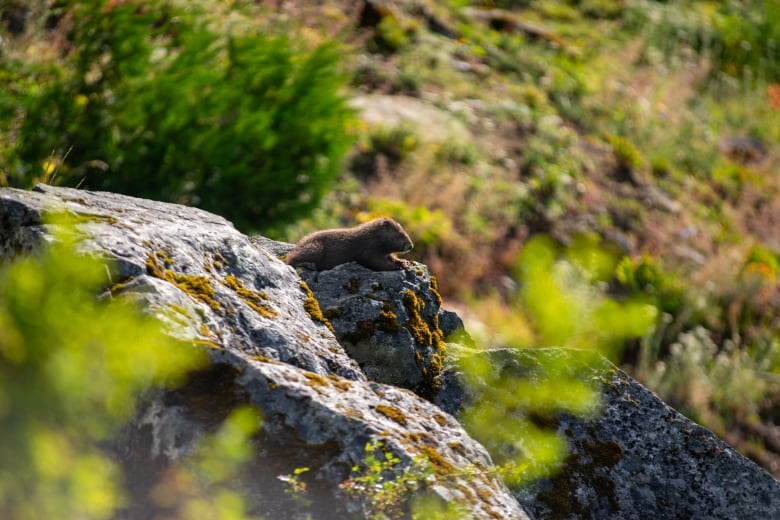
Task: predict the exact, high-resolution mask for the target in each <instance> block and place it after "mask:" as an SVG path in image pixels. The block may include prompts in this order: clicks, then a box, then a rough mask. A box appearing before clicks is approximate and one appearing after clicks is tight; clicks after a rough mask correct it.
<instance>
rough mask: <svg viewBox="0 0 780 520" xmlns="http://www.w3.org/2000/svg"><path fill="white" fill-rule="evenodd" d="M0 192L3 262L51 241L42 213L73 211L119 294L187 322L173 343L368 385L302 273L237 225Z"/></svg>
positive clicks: (69, 196) (158, 210) (92, 200)
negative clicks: (108, 266)
mask: <svg viewBox="0 0 780 520" xmlns="http://www.w3.org/2000/svg"><path fill="white" fill-rule="evenodd" d="M0 193H2V199H0V212H2V220H0V236H2V237H3V238H2V241H1V242H0V255H2V256H7V255H8V254H9V253H10V252H17V251H29V250H32V249H33V248H34V247H35V245H36V243H37V242H39V241H40V239H41V238H42V237H43V236H44V234H45V229H44V228H43V226H42V225H41V223H40V215H41V212H43V211H44V210H45V209H55V208H56V209H64V210H67V211H68V212H70V213H75V214H77V215H80V216H81V221H82V223H81V224H80V225H79V228H80V229H81V230H83V231H84V232H85V233H86V234H87V235H88V238H86V239H85V240H84V241H83V242H82V243H81V246H80V247H81V248H82V249H83V250H84V251H89V252H92V253H97V254H99V255H101V256H103V257H105V258H107V259H110V260H111V261H113V262H114V263H115V265H116V268H115V270H114V273H113V276H112V279H111V280H110V281H109V285H108V287H109V291H110V294H111V295H113V296H119V295H121V294H126V295H127V296H128V297H130V298H133V299H136V300H139V301H141V302H143V304H144V305H145V306H146V307H147V308H148V309H150V311H156V312H159V311H160V310H161V309H168V310H170V309H174V311H173V312H175V313H176V314H177V315H178V316H177V319H176V320H168V321H169V322H171V321H174V322H176V323H180V325H179V326H177V327H175V328H172V329H171V330H169V332H170V333H171V334H174V335H176V336H177V337H179V338H181V339H185V340H193V339H195V340H197V341H199V342H203V343H206V344H211V345H212V346H214V347H215V348H217V349H222V348H226V349H231V350H235V351H238V352H241V353H242V354H244V355H247V356H263V357H265V358H268V359H271V360H278V361H282V362H285V363H290V364H292V365H295V366H297V367H298V368H302V369H306V370H310V371H312V372H316V373H318V374H322V375H327V374H330V373H335V374H337V375H339V376H342V377H346V378H348V379H360V380H365V375H364V374H363V372H362V371H361V370H360V368H359V367H358V366H357V364H356V363H355V362H354V361H353V360H352V359H351V358H350V357H349V356H347V354H346V353H345V352H344V349H342V348H341V345H339V344H338V342H337V341H336V339H335V338H334V337H333V334H332V333H331V332H330V331H329V330H328V329H327V327H325V326H324V325H322V324H317V323H315V322H312V321H311V319H309V315H308V314H307V312H306V311H305V309H304V306H303V304H304V301H305V299H306V293H305V291H304V290H303V289H301V288H300V287H299V283H300V279H299V278H298V276H297V275H296V274H295V272H294V271H293V270H292V269H291V268H290V267H288V266H287V265H285V264H284V263H283V262H281V261H279V260H278V259H277V258H276V257H275V256H273V255H272V254H270V253H268V252H266V251H265V250H263V249H258V248H257V247H255V246H253V245H252V244H251V243H250V242H249V240H248V239H247V238H246V237H245V236H244V235H242V234H241V233H239V232H238V231H236V229H235V228H234V227H233V225H232V224H230V223H229V222H228V221H227V220H225V219H223V218H221V217H218V216H216V215H212V214H210V213H207V212H204V211H201V210H198V209H195V208H188V207H185V206H178V205H175V204H163V203H159V202H154V201H148V200H142V199H135V198H130V197H126V196H122V195H117V194H112V193H92V192H88V191H81V190H72V189H65V188H53V187H50V186H46V185H39V186H37V187H36V188H35V191H31V192H29V191H21V190H10V189H4V190H2V192H0ZM291 289H292V290H291ZM162 316H163V319H165V316H166V315H165V313H162Z"/></svg>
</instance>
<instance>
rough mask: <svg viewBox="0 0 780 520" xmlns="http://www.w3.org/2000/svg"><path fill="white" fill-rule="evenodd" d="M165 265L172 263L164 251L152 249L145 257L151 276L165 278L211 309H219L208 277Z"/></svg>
mask: <svg viewBox="0 0 780 520" xmlns="http://www.w3.org/2000/svg"><path fill="white" fill-rule="evenodd" d="M161 262H162V264H165V266H171V265H173V260H172V259H171V258H170V257H169V256H168V255H167V254H166V253H165V252H164V251H160V250H159V249H158V250H157V251H154V252H152V253H150V254H149V257H148V258H147V259H146V270H147V272H148V273H149V274H151V275H152V276H156V277H157V278H160V279H162V280H166V281H168V282H171V283H172V284H174V285H176V286H177V287H178V288H179V289H181V290H182V291H184V292H185V293H187V294H188V295H189V296H191V297H192V298H195V299H196V300H200V301H202V302H203V303H205V304H206V305H208V306H209V307H211V308H212V309H213V310H215V311H218V310H220V308H221V307H220V305H219V302H218V301H216V300H215V299H214V288H213V287H212V286H211V282H209V279H208V278H207V277H205V276H202V275H189V274H181V273H176V272H173V271H172V270H170V269H167V268H165V267H164V266H163V265H161Z"/></svg>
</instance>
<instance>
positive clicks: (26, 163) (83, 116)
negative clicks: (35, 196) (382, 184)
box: [0, 0, 351, 229]
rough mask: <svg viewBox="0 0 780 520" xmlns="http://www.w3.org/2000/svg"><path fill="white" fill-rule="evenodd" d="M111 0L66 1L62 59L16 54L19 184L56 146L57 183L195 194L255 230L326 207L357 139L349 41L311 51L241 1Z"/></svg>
mask: <svg viewBox="0 0 780 520" xmlns="http://www.w3.org/2000/svg"><path fill="white" fill-rule="evenodd" d="M98 4H99V5H97V6H96V5H94V4H93V3H80V2H69V3H67V4H66V6H67V9H68V11H69V17H70V19H71V20H72V22H71V23H72V27H71V29H70V31H69V33H68V37H69V44H70V45H71V46H72V47H69V52H68V53H67V55H66V57H65V58H64V60H63V61H62V62H56V61H55V62H52V63H49V64H43V65H39V66H38V67H36V68H35V69H33V70H30V69H29V68H28V67H26V66H25V65H24V64H22V63H20V62H12V61H9V60H6V61H4V62H3V69H4V74H6V75H13V76H15V78H16V79H17V81H16V82H15V84H14V85H13V87H14V88H12V101H11V102H10V103H9V105H15V106H18V107H19V109H18V111H16V112H15V114H10V113H9V112H10V111H9V109H8V108H9V107H8V106H5V107H2V106H0V109H2V108H5V110H3V111H2V113H0V116H2V117H3V119H5V120H6V121H14V120H15V121H20V122H19V123H18V133H17V135H16V143H15V144H16V146H15V147H13V148H12V150H10V154H9V155H7V156H6V157H4V159H5V163H6V164H7V165H9V166H8V168H9V169H8V171H7V172H6V177H7V182H8V183H9V184H12V185H17V186H25V185H29V184H31V183H32V182H33V181H34V180H35V177H40V175H41V173H46V172H42V170H41V165H42V163H43V162H44V161H46V160H47V158H49V157H50V156H52V155H53V158H54V159H55V161H54V162H55V163H56V164H57V166H58V167H57V177H56V178H55V179H54V181H55V182H58V183H62V184H77V183H79V184H81V186H82V187H85V188H94V189H104V190H110V191H118V192H123V193H128V194H132V195H137V196H143V197H148V198H153V199H163V200H169V201H174V202H181V203H188V204H193V205H197V206H200V207H202V208H204V209H207V210H210V211H213V212H216V213H219V214H222V215H224V216H226V217H227V218H229V219H231V220H233V221H234V222H235V223H236V224H237V225H238V226H239V227H241V228H249V229H257V228H264V227H270V226H272V225H274V224H276V223H279V222H282V221H285V220H288V219H290V218H294V217H295V216H298V215H301V214H302V213H303V212H305V211H308V210H310V209H311V208H312V207H314V206H315V205H316V203H317V202H318V201H319V199H320V198H321V196H322V195H323V193H324V192H325V191H326V190H327V189H328V187H329V185H330V184H331V182H332V181H334V179H335V176H336V175H337V174H338V172H339V170H340V167H341V159H342V158H343V156H344V154H345V153H346V151H347V149H348V148H349V145H350V143H351V138H350V136H349V132H348V124H349V121H350V118H351V111H350V110H349V109H348V108H347V107H346V104H345V98H344V95H343V92H342V89H343V87H344V85H345V79H346V78H345V77H344V76H343V75H342V73H341V72H340V70H339V60H340V52H341V49H340V47H339V46H338V45H336V44H334V43H323V44H320V45H317V46H315V47H314V48H313V49H307V48H306V47H305V46H304V45H303V44H301V43H300V42H299V39H298V38H296V37H295V36H288V35H287V33H288V29H289V28H287V27H282V28H278V29H274V30H269V29H268V28H267V27H262V26H259V27H258V24H259V23H260V22H257V20H258V19H259V17H260V14H259V11H253V10H252V9H253V8H252V7H247V6H242V5H240V4H238V3H234V4H231V6H230V7H219V5H218V4H217V3H213V4H212V2H204V3H198V4H192V5H185V4H181V3H178V2H173V1H169V2H161V3H154V4H149V3H147V2H140V1H138V0H130V1H127V2H121V3H117V2H98ZM219 9H222V11H220V10H219ZM228 20H229V22H228ZM222 25H224V26H222ZM30 77H34V84H32V85H31V84H30V83H31V82H30V81H29V78H30ZM49 164H51V163H49Z"/></svg>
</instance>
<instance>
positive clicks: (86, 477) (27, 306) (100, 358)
mask: <svg viewBox="0 0 780 520" xmlns="http://www.w3.org/2000/svg"><path fill="white" fill-rule="evenodd" d="M61 224H62V223H61V222H59V223H58V225H55V228H57V229H63V230H62V231H60V232H58V233H57V235H56V238H57V240H56V241H55V242H54V243H53V244H52V245H50V246H49V247H47V248H45V249H44V250H43V251H41V252H40V254H38V255H36V256H31V257H26V258H19V259H17V260H15V261H13V262H11V263H6V264H4V265H3V266H2V267H1V268H0V460H1V461H2V464H1V465H0V516H1V517H3V518H13V519H16V520H23V519H39V518H112V517H113V514H114V512H115V511H116V510H117V509H118V508H120V507H121V506H123V505H125V500H126V497H125V494H124V491H123V488H122V482H121V476H120V473H119V470H118V468H117V466H116V465H115V464H114V462H113V461H112V460H111V459H110V458H109V457H108V456H107V454H105V453H104V452H103V451H101V449H100V448H98V444H99V443H101V442H104V441H107V440H109V439H110V438H111V436H112V434H114V433H116V430H117V428H118V427H119V426H121V424H123V423H124V421H126V420H127V419H129V418H130V416H131V415H132V414H133V412H134V405H135V400H136V398H137V396H138V394H139V392H140V391H141V390H142V389H144V388H148V387H150V386H159V385H174V384H176V383H179V382H181V381H182V378H183V376H184V375H185V374H186V372H187V371H188V370H191V369H194V368H196V367H198V366H200V365H202V364H203V363H204V361H205V356H204V354H203V352H201V351H199V350H196V349H194V348H192V347H191V346H187V345H183V344H181V343H179V342H177V341H175V340H173V339H171V338H169V337H167V336H164V335H162V334H161V332H160V325H159V323H157V322H155V321H153V320H151V319H150V318H146V317H141V316H140V315H139V313H138V312H137V310H136V309H135V308H133V307H131V306H130V305H128V304H126V303H123V302H122V301H111V302H105V301H98V300H97V298H96V296H95V292H96V288H97V286H98V285H100V284H101V283H105V282H106V271H105V268H104V266H103V265H102V264H101V263H100V262H98V261H97V260H95V259H92V258H87V257H83V256H77V255H76V254H74V252H73V246H74V240H75V239H76V237H75V235H74V234H73V233H72V231H67V229H69V228H68V227H67V226H66V227H64V228H62V227H61Z"/></svg>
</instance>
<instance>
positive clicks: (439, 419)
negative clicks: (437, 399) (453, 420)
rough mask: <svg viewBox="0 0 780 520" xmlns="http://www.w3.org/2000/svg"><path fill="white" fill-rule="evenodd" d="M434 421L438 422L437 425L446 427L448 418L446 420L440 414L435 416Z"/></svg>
mask: <svg viewBox="0 0 780 520" xmlns="http://www.w3.org/2000/svg"><path fill="white" fill-rule="evenodd" d="M433 420H434V421H436V423H437V424H438V425H439V426H444V425H445V424H447V418H446V417H444V416H443V415H442V414H440V413H435V414H433Z"/></svg>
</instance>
